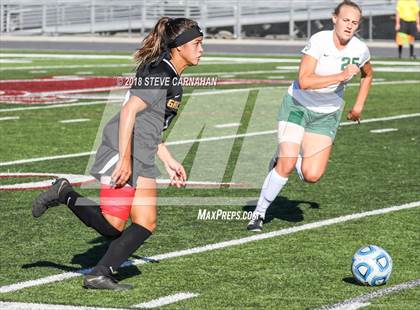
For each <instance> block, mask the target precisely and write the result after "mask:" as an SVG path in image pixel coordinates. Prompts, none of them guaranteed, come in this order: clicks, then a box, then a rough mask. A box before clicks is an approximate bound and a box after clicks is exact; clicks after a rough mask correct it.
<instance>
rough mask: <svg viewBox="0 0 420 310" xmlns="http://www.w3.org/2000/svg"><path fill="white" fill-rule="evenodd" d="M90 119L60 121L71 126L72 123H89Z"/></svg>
mask: <svg viewBox="0 0 420 310" xmlns="http://www.w3.org/2000/svg"><path fill="white" fill-rule="evenodd" d="M89 121H90V118H76V119H63V120H61V121H58V122H59V123H62V124H70V123H82V122H89Z"/></svg>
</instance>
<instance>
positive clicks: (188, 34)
mask: <svg viewBox="0 0 420 310" xmlns="http://www.w3.org/2000/svg"><path fill="white" fill-rule="evenodd" d="M202 36H203V31H201V29H200V27H198V26H193V27H192V28H190V29H188V30H185V31H184V32H183V33H181V34H180V35H179V36H177V37H176V38H175V39H173V40H172V41H171V42H169V44H168V47H169V48H174V47H178V46H181V45H184V44H185V43H187V42H190V41H192V40H194V39H195V38H198V37H202Z"/></svg>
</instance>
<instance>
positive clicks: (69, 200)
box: [59, 187, 121, 239]
mask: <svg viewBox="0 0 420 310" xmlns="http://www.w3.org/2000/svg"><path fill="white" fill-rule="evenodd" d="M59 201H60V202H61V203H64V204H66V205H67V206H68V207H69V209H70V210H71V211H73V213H74V214H75V215H76V216H77V217H78V218H79V219H80V220H81V221H82V222H83V223H84V224H85V225H86V226H88V227H92V228H93V229H95V230H96V231H97V232H98V233H100V234H101V235H102V236H104V237H107V238H112V239H114V238H118V237H119V236H121V232H120V231H119V230H118V229H116V228H115V227H114V226H112V225H111V224H110V223H109V222H108V221H107V219H106V218H105V217H104V216H103V215H102V212H101V208H100V207H99V206H98V204H97V203H96V202H94V201H92V200H90V199H88V198H85V197H83V196H82V195H80V194H79V193H78V192H75V191H74V190H73V189H72V188H71V187H69V188H64V189H63V190H62V192H61V193H60V197H59Z"/></svg>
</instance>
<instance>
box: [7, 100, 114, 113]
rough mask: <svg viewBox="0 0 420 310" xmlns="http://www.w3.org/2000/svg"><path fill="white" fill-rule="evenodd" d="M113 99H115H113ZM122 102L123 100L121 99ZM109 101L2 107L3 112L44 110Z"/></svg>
mask: <svg viewBox="0 0 420 310" xmlns="http://www.w3.org/2000/svg"><path fill="white" fill-rule="evenodd" d="M112 101H115V99H113V100H112ZM119 101H121V102H122V100H119ZM108 102H110V100H109V101H104V100H101V101H90V102H76V103H59V104H51V105H45V106H36V107H26V108H10V109H0V113H1V112H16V111H17V112H20V111H30V110H44V109H57V108H68V107H82V106H89V105H98V104H105V103H108Z"/></svg>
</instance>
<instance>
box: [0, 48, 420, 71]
mask: <svg viewBox="0 0 420 310" xmlns="http://www.w3.org/2000/svg"><path fill="white" fill-rule="evenodd" d="M303 46H304V44H302V47H303ZM8 57H17V58H55V59H124V60H125V59H128V60H131V59H132V57H131V56H126V55H113V54H110V55H85V54H41V53H31V54H26V53H21V54H20V53H0V58H8ZM201 59H202V60H204V61H216V60H218V61H220V60H223V61H229V62H231V61H234V62H247V63H248V62H252V61H257V62H286V63H287V62H290V63H298V62H300V57H295V58H270V57H255V58H254V57H211V56H203V57H202V58H201ZM372 63H373V64H376V65H407V66H413V65H414V66H418V65H420V62H418V61H388V60H380V61H372Z"/></svg>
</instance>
